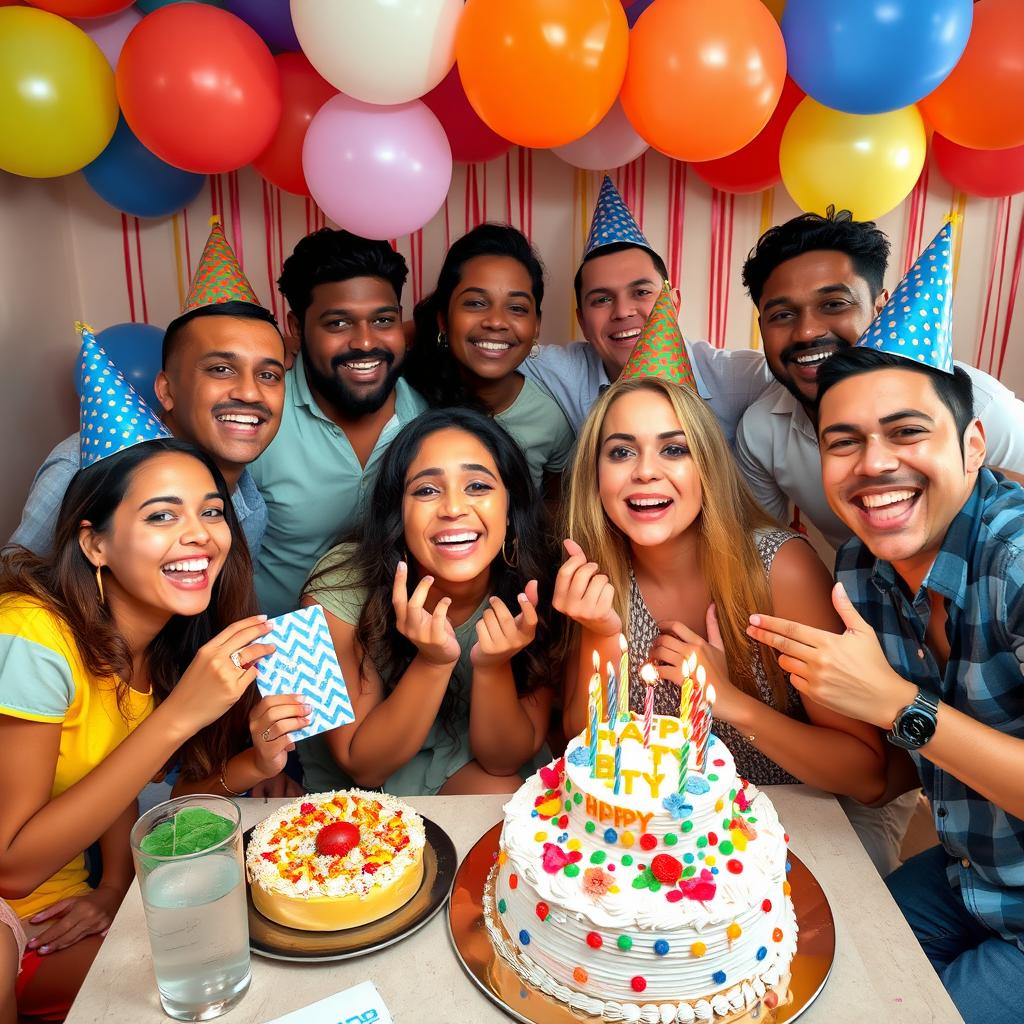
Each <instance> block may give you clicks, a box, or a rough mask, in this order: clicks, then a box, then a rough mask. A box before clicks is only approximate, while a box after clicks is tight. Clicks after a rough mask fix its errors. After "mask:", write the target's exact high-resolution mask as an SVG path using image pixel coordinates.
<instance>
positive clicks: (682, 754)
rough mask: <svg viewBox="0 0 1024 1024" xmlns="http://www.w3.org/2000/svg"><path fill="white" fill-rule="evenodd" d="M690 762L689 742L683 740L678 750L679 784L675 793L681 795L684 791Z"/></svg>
mask: <svg viewBox="0 0 1024 1024" xmlns="http://www.w3.org/2000/svg"><path fill="white" fill-rule="evenodd" d="M689 761H690V741H689V740H684V741H683V745H682V747H680V749H679V784H678V786H677V787H676V792H677V793H679V794H682V793H684V792H685V791H686V771H687V766H688V764H689Z"/></svg>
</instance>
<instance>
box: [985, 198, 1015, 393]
mask: <svg viewBox="0 0 1024 1024" xmlns="http://www.w3.org/2000/svg"><path fill="white" fill-rule="evenodd" d="M1009 246H1010V209H1009V205H1007V209H1006V226H1005V228H1004V230H1003V241H1002V243H1001V246H1000V256H999V287H998V289H997V290H996V316H995V320H994V321H993V323H992V350H991V351H990V352H989V355H988V372H989V373H992V371H993V368H994V364H995V358H996V334H997V333H998V331H999V327H998V324H999V306H1000V304H1001V303H1002V301H1003V280H1004V279H1005V277H1006V251H1007V249H1008V248H1009Z"/></svg>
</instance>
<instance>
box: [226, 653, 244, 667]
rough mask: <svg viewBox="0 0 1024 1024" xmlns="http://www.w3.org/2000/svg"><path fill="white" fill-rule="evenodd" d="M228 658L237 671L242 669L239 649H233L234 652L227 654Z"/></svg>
mask: <svg viewBox="0 0 1024 1024" xmlns="http://www.w3.org/2000/svg"><path fill="white" fill-rule="evenodd" d="M228 660H229V661H230V662H231V664H232V665H234V666H235V668H237V669H238V671H239V672H241V671H242V669H243V665H242V652H241V651H234V652H232V654H231V655H230V656H229V659H228Z"/></svg>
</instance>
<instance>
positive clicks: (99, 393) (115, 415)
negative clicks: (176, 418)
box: [75, 324, 171, 468]
mask: <svg viewBox="0 0 1024 1024" xmlns="http://www.w3.org/2000/svg"><path fill="white" fill-rule="evenodd" d="M75 327H76V329H77V330H78V332H79V333H80V334H81V335H82V352H81V355H80V357H79V363H78V383H79V391H80V392H81V395H82V409H81V420H80V422H81V427H80V433H79V439H78V443H79V449H80V452H81V465H82V467H83V468H84V467H86V466H91V465H92V464H93V463H94V462H99V461H100V459H105V458H106V457H107V456H108V455H115V454H116V453H117V452H120V451H124V449H125V448H130V447H131V446H132V445H134V444H139V443H140V442H142V441H154V440H156V438H158V437H170V436H171V434H170V432H169V431H168V430H167V428H166V427H165V426H164V425H163V424H162V423H161V422H160V420H158V419H157V418H156V415H155V414H154V413H153V410H152V409H150V407H149V406H148V405H146V403H145V402H144V401H143V400H142V398H141V397H140V395H139V393H138V392H137V391H136V390H135V388H133V387H132V386H131V384H129V383H128V381H127V380H125V378H124V375H123V374H122V373H121V371H120V370H119V369H118V368H117V367H116V366H115V365H114V364H113V363H112V362H111V361H110V359H109V358H108V357H107V353H106V352H104V351H103V348H102V346H101V345H100V344H99V342H98V341H97V340H96V338H95V336H94V334H93V332H92V328H90V327H87V326H86V325H85V324H75Z"/></svg>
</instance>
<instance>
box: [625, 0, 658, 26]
mask: <svg viewBox="0 0 1024 1024" xmlns="http://www.w3.org/2000/svg"><path fill="white" fill-rule="evenodd" d="M653 3H654V0H633V3H631V4H630V5H629V6H628V7H627V8H626V21H627V23H628V24H629V27H630V28H632V27H633V26H634V25H635V24H636V20H637V18H639V17H640V15H641V14H643V13H644V11H646V10H647V8H648V7H650V6H651V4H653Z"/></svg>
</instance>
